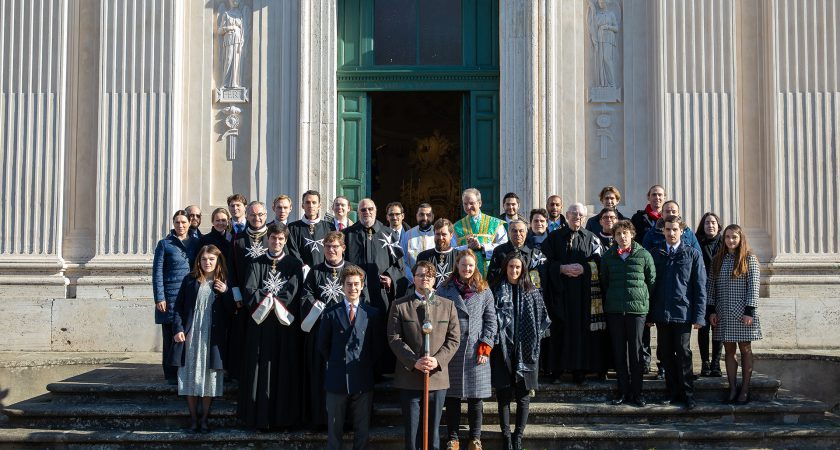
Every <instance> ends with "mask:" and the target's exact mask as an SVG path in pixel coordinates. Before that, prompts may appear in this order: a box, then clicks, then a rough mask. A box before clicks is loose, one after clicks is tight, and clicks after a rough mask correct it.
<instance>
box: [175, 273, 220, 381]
mask: <svg viewBox="0 0 840 450" xmlns="http://www.w3.org/2000/svg"><path fill="white" fill-rule="evenodd" d="M215 297H216V295H215V294H214V293H213V284H212V282H206V283H202V284H201V287H200V288H199V289H198V295H197V296H196V299H195V312H194V313H193V321H192V326H191V327H190V331H189V333H187V336H186V338H187V340H186V342H185V348H184V352H185V353H186V355H185V358H184V360H185V361H184V365H183V366H182V367H180V368H178V395H189V396H195V397H219V396H221V395H222V387H223V385H222V383H223V382H224V375H223V374H222V370H215V369H210V368H209V367H208V364H207V359H208V357H209V347H210V346H209V343H210V327H211V325H212V324H213V300H214V299H215Z"/></svg>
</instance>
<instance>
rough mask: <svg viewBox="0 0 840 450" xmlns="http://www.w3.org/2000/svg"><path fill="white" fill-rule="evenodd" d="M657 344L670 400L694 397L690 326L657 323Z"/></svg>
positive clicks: (685, 324)
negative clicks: (660, 353) (660, 351)
mask: <svg viewBox="0 0 840 450" xmlns="http://www.w3.org/2000/svg"><path fill="white" fill-rule="evenodd" d="M656 332H657V333H658V338H657V341H656V342H657V344H658V345H659V348H661V349H662V363H663V364H665V385H666V386H667V388H668V389H669V390H670V392H671V399H672V400H678V399H683V398H686V399H687V398H692V397H693V396H694V368H693V367H692V361H691V324H690V323H666V322H657V323H656Z"/></svg>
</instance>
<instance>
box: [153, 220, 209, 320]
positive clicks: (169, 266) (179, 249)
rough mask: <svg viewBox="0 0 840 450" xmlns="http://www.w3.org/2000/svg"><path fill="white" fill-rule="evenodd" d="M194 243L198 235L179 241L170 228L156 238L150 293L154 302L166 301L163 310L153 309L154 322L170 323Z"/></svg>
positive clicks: (194, 250) (196, 248) (188, 269)
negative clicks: (169, 230) (162, 236)
mask: <svg viewBox="0 0 840 450" xmlns="http://www.w3.org/2000/svg"><path fill="white" fill-rule="evenodd" d="M198 244H199V241H198V239H195V238H191V237H188V238H186V239H184V240H183V241H181V240H180V239H178V238H177V237H175V233H174V232H170V233H169V236H166V237H165V238H163V239H161V240H160V241H158V243H157V247H155V259H154V262H153V263H152V293H153V294H154V300H155V303H157V302H162V301H164V300H165V301H166V312H160V311H158V310H157V309H155V323H161V324H163V323H172V310H173V309H174V307H175V299H176V298H177V297H178V291H179V290H181V283H182V282H183V281H184V277H185V276H187V274H188V273H190V269H191V268H192V263H193V260H194V259H195V253H196V252H197V251H198Z"/></svg>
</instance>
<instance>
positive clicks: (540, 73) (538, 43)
mask: <svg viewBox="0 0 840 450" xmlns="http://www.w3.org/2000/svg"><path fill="white" fill-rule="evenodd" d="M586 7H587V5H586V3H585V2H565V1H564V2H557V1H553V0H534V1H510V2H508V1H503V2H499V35H500V36H499V45H500V49H499V55H500V68H499V72H500V86H499V88H500V101H501V104H500V123H502V126H501V136H500V138H501V147H500V156H501V158H502V159H501V161H500V166H499V172H500V173H499V175H500V185H501V190H500V192H501V193H505V192H508V191H513V192H517V193H519V195H520V197H521V198H522V203H523V205H522V209H523V210H524V211H526V212H527V210H528V209H529V208H534V207H537V206H544V205H545V200H546V198H547V197H548V195H551V194H560V195H561V196H562V197H563V198H564V199H565V201H566V202H567V203H569V202H571V201H577V200H583V199H584V197H585V189H586V186H585V182H586V176H587V174H586V151H585V146H586V123H585V109H584V106H585V103H584V102H583V101H582V99H583V98H584V97H585V89H586V86H585V82H584V52H585V49H586V47H585V45H586V41H585V36H586V34H585V32H584V24H585V22H586V13H585V11H586Z"/></svg>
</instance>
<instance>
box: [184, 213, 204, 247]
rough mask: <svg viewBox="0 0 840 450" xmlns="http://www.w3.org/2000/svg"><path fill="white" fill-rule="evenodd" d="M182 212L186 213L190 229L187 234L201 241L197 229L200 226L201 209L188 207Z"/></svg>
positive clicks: (199, 231) (199, 232)
mask: <svg viewBox="0 0 840 450" xmlns="http://www.w3.org/2000/svg"><path fill="white" fill-rule="evenodd" d="M184 211H186V212H187V219H189V221H190V229H189V231H188V232H187V233H188V234H189V235H190V237H192V238H196V239H201V236H202V234H201V230H199V229H198V227H199V226H201V208H199V207H198V205H190V206H187V207H186V208H184Z"/></svg>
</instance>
